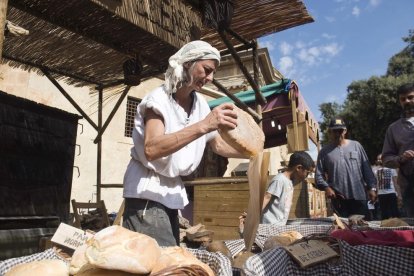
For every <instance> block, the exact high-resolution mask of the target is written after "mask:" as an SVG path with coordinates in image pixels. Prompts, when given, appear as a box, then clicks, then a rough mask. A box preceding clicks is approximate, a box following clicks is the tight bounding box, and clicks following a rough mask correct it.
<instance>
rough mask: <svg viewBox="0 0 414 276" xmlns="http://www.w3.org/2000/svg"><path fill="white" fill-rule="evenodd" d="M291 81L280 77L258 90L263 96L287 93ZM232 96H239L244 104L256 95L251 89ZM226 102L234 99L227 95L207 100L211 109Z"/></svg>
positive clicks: (254, 98)
mask: <svg viewBox="0 0 414 276" xmlns="http://www.w3.org/2000/svg"><path fill="white" fill-rule="evenodd" d="M291 83H292V81H291V80H290V79H282V80H280V81H278V82H275V83H272V84H269V85H265V86H263V87H260V91H261V92H262V94H263V96H264V97H265V98H268V97H270V96H272V95H274V94H281V93H288V92H289V89H290V84H291ZM234 96H236V97H237V98H239V99H240V100H241V101H242V102H244V103H246V104H249V103H252V102H254V101H255V100H256V96H255V94H254V91H253V90H247V91H242V92H238V93H236V94H234ZM227 102H231V103H234V101H233V100H231V99H230V98H229V97H221V98H218V99H215V100H211V101H209V102H208V105H209V106H210V108H211V109H213V108H214V107H216V106H218V105H220V104H222V103H227Z"/></svg>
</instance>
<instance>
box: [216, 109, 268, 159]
mask: <svg viewBox="0 0 414 276" xmlns="http://www.w3.org/2000/svg"><path fill="white" fill-rule="evenodd" d="M234 111H236V112H237V127H236V128H234V129H229V128H220V129H219V133H220V135H221V137H222V138H223V140H224V141H226V142H227V143H228V144H229V145H230V146H232V147H233V148H235V149H236V150H237V151H238V152H240V153H242V154H243V155H244V156H246V157H252V156H255V155H257V154H258V153H260V152H262V151H263V147H264V141H265V135H264V133H263V131H262V129H261V128H260V127H259V125H258V124H257V123H256V122H255V121H254V119H253V118H252V116H250V115H249V114H248V113H247V112H245V111H243V110H241V109H240V108H238V107H234Z"/></svg>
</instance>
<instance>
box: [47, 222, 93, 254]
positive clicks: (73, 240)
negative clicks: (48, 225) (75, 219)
mask: <svg viewBox="0 0 414 276" xmlns="http://www.w3.org/2000/svg"><path fill="white" fill-rule="evenodd" d="M91 237H93V234H91V233H88V232H86V231H84V230H82V229H78V228H76V227H73V226H70V225H67V224H65V223H61V224H60V225H59V227H58V229H57V230H56V232H55V234H54V235H53V237H52V242H54V243H57V244H59V245H63V246H65V247H68V248H70V249H76V248H78V247H79V246H81V245H83V244H84V243H85V242H86V241H87V240H88V239H89V238H91Z"/></svg>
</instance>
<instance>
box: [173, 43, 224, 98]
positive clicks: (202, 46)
mask: <svg viewBox="0 0 414 276" xmlns="http://www.w3.org/2000/svg"><path fill="white" fill-rule="evenodd" d="M200 59H214V60H217V62H218V63H219V64H220V52H219V51H218V50H217V49H216V48H214V47H213V46H211V45H210V44H209V43H207V42H205V41H201V40H195V41H191V42H189V43H187V44H185V45H184V46H183V47H181V49H180V50H178V52H176V53H175V54H174V55H172V56H171V57H170V58H169V60H168V69H167V71H166V72H165V87H166V90H167V93H168V94H169V95H171V94H172V93H175V92H177V84H178V83H180V82H182V81H183V79H184V68H183V64H184V63H185V62H188V61H193V60H200Z"/></svg>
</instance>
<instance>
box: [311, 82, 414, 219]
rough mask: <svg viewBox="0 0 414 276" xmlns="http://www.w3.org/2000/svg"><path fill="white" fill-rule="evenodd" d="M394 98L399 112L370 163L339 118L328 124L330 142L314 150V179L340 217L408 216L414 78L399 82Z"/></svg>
mask: <svg viewBox="0 0 414 276" xmlns="http://www.w3.org/2000/svg"><path fill="white" fill-rule="evenodd" d="M397 97H398V101H399V103H400V105H401V108H402V116H401V118H400V119H398V120H397V121H395V122H394V123H392V124H391V125H390V126H389V127H388V129H387V132H386V134H385V139H384V144H383V149H382V153H381V154H379V155H378V156H377V159H376V161H375V164H374V165H373V166H372V167H371V166H370V162H369V160H368V157H367V154H366V153H365V151H364V149H363V147H362V146H361V144H360V143H358V142H357V141H353V140H349V139H346V138H345V134H346V131H347V128H346V125H345V123H344V121H343V120H342V119H341V118H335V119H333V120H332V121H331V122H330V124H329V135H330V144H328V145H326V146H324V147H323V148H322V150H321V151H320V152H319V155H318V159H317V166H316V174H315V178H316V184H317V187H318V188H319V189H321V190H324V191H325V192H326V196H327V197H328V198H330V199H331V202H332V207H333V210H334V212H335V213H337V214H338V215H340V216H342V217H348V216H349V215H351V214H360V215H364V216H365V217H366V218H367V219H387V218H391V217H399V216H401V215H402V213H401V211H403V212H404V213H403V215H404V216H408V217H413V216H414V83H409V84H405V85H402V86H401V87H399V88H398V90H397ZM368 206H374V207H373V210H371V211H370V208H368Z"/></svg>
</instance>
